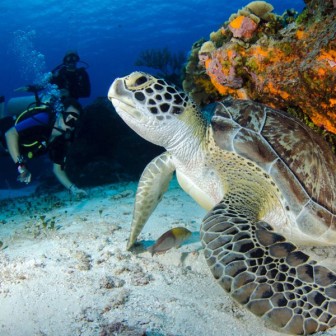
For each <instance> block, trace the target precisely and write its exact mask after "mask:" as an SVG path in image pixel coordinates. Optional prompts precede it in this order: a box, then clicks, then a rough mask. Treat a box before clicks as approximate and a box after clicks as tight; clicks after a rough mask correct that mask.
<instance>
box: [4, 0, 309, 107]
mask: <svg viewBox="0 0 336 336" xmlns="http://www.w3.org/2000/svg"><path fill="white" fill-rule="evenodd" d="M249 2H250V1H248V0H247V1H246V0H236V1H214V0H169V1H168V0H167V1H164V0H161V1H157V0H147V1H141V0H128V1H120V0H118V1H116V0H99V1H98V0H82V1H74V0H66V1H65V0H20V1H8V0H2V1H0V31H1V48H0V61H1V62H0V78H1V79H0V95H5V96H6V98H11V97H15V96H18V95H19V94H18V93H16V92H14V89H15V88H17V87H20V86H23V85H25V84H28V83H32V82H33V81H34V80H35V78H34V77H35V76H36V74H37V73H43V72H47V71H50V70H51V69H53V68H54V67H55V66H57V65H58V64H60V63H61V61H62V59H63V55H64V53H65V51H66V50H68V49H75V50H77V51H78V52H79V54H80V57H81V59H83V60H84V61H85V62H87V63H88V64H89V65H90V66H89V68H88V72H89V74H90V78H91V82H92V94H91V97H90V98H88V99H84V100H83V101H82V103H84V104H87V103H90V102H92V101H93V100H94V99H95V98H96V97H98V96H106V94H107V91H108V88H109V86H110V84H111V83H112V80H113V79H114V78H115V77H118V76H123V75H125V74H127V73H129V72H131V71H134V70H136V69H139V68H137V67H136V66H135V65H134V63H135V60H136V59H137V57H138V55H139V53H140V52H141V51H142V50H145V49H149V48H164V47H167V48H169V49H170V50H171V51H173V52H179V51H184V52H185V53H186V54H187V53H188V51H190V49H191V46H192V44H193V43H194V42H195V41H197V40H199V39H200V38H202V37H203V38H205V39H208V38H209V34H210V33H211V32H212V31H216V30H218V29H219V27H220V26H221V24H222V23H224V22H225V21H226V20H227V19H228V18H229V16H230V15H231V14H232V13H235V12H237V10H238V9H240V8H242V7H243V6H245V5H246V4H248V3H249ZM270 3H271V4H272V5H273V6H274V12H275V13H277V14H282V13H283V12H284V11H285V10H286V9H291V8H294V9H295V10H297V11H299V12H301V11H302V9H303V8H304V1H303V0H276V1H273V2H271V1H270Z"/></svg>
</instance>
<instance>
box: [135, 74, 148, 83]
mask: <svg viewBox="0 0 336 336" xmlns="http://www.w3.org/2000/svg"><path fill="white" fill-rule="evenodd" d="M146 82H147V78H146V76H140V77H139V78H137V79H136V81H135V85H142V84H144V83H146Z"/></svg>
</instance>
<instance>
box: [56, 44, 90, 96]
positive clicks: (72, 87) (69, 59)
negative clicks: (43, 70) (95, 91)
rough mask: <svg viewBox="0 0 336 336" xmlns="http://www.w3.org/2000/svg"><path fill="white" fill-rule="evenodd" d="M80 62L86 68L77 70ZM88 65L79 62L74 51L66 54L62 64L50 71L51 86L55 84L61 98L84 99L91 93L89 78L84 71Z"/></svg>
mask: <svg viewBox="0 0 336 336" xmlns="http://www.w3.org/2000/svg"><path fill="white" fill-rule="evenodd" d="M78 62H81V63H83V64H85V65H86V67H80V68H77V63H78ZM87 67H88V64H87V63H85V62H83V61H81V60H80V58H79V55H78V53H77V52H76V51H72V50H69V51H67V52H66V54H65V56H64V58H63V63H62V64H60V65H58V66H57V67H56V68H55V69H54V70H52V74H53V76H52V78H51V80H50V83H51V84H56V85H57V86H58V89H59V90H60V91H61V96H62V97H63V98H66V97H72V98H76V99H78V98H85V97H89V96H90V93H91V84H90V78H89V75H88V73H87V71H86V68H87Z"/></svg>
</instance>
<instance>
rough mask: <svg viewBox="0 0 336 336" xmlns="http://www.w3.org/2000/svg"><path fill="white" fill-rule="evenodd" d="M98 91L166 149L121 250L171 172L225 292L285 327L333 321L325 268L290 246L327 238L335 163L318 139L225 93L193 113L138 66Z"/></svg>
mask: <svg viewBox="0 0 336 336" xmlns="http://www.w3.org/2000/svg"><path fill="white" fill-rule="evenodd" d="M108 96H109V99H110V100H111V101H112V103H113V105H114V107H115V109H116V111H117V113H118V114H119V115H120V116H121V118H122V119H123V120H124V121H125V122H126V123H127V124H128V125H129V126H130V127H131V128H132V129H133V130H134V131H135V132H137V133H138V134H139V135H141V136H142V137H143V138H145V139H147V140H148V141H150V142H153V143H154V144H157V145H160V146H162V147H164V148H165V149H166V151H165V152H164V153H162V154H161V155H159V156H158V157H156V158H154V159H153V160H152V161H151V162H150V163H149V164H148V165H147V167H146V168H145V170H144V172H143V174H142V176H141V178H140V181H139V186H138V190H137V194H136V200H135V208H134V214H133V222H132V228H131V235H130V238H129V242H128V248H131V247H132V245H133V244H134V243H135V241H136V238H137V236H138V235H139V233H140V231H141V230H142V228H143V226H144V225H145V222H146V221H147V219H148V217H149V216H150V215H151V213H152V212H153V210H154V209H155V207H156V205H157V204H158V202H159V201H160V200H161V197H162V195H163V193H164V192H165V191H166V190H167V186H168V183H169V180H170V179H171V177H172V175H173V172H174V171H176V176H177V179H178V182H179V184H180V186H181V187H182V188H183V189H184V190H185V191H186V192H187V193H188V194H189V195H191V196H192V197H193V198H194V199H195V200H196V202H198V203H199V204H200V205H201V206H202V207H204V208H205V209H206V210H208V211H209V212H208V214H207V215H206V217H205V218H204V220H203V223H202V225H201V240H202V244H203V247H204V254H205V258H206V260H207V263H208V265H209V267H210V269H211V271H212V273H213V275H214V277H215V278H216V279H217V281H218V282H219V284H220V285H221V286H222V287H223V288H224V289H225V290H226V291H227V292H229V293H230V294H231V295H232V297H233V298H234V299H235V300H237V301H238V302H239V303H241V304H242V305H244V306H245V307H246V308H248V309H249V310H250V311H251V312H253V313H254V314H256V315H257V316H260V317H262V318H264V319H265V320H267V321H270V322H271V323H273V324H274V325H275V326H277V327H279V328H280V329H281V330H282V331H284V332H287V333H292V334H310V333H314V332H316V331H322V330H326V329H327V328H329V327H332V326H334V325H336V283H335V281H336V274H335V273H333V272H332V271H330V270H329V269H327V268H325V267H323V266H320V265H318V264H317V263H316V262H315V261H313V260H311V259H310V257H309V256H308V255H307V254H305V253H303V252H302V251H300V250H299V249H298V248H297V247H296V246H295V245H294V244H293V243H292V242H294V243H298V244H308V245H335V244H336V175H335V168H336V159H335V157H334V155H333V153H332V152H331V150H330V149H329V147H328V145H327V144H326V143H324V140H322V139H320V138H319V136H317V135H315V134H314V133H313V132H312V131H311V130H310V129H308V128H307V127H306V126H304V125H303V124H301V123H300V122H299V121H297V120H295V119H293V118H292V117H290V116H289V115H287V114H286V113H284V112H281V111H278V110H274V109H272V108H270V107H267V106H265V105H262V104H260V103H256V102H253V101H249V100H234V99H232V98H227V99H224V100H223V101H222V102H218V103H215V104H212V105H209V106H208V107H207V108H206V109H205V111H201V110H200V108H199V107H198V106H197V105H196V104H195V103H194V102H193V101H192V99H190V98H189V97H188V95H187V94H186V93H184V92H182V91H180V90H178V89H177V88H175V87H174V86H172V85H169V84H167V83H166V82H165V81H164V80H162V79H157V78H155V77H153V76H151V75H149V74H146V73H142V72H134V73H131V74H130V75H128V76H126V77H124V78H117V79H116V80H115V81H114V82H113V84H112V86H111V88H110V90H109V93H108ZM290 241H292V242H290Z"/></svg>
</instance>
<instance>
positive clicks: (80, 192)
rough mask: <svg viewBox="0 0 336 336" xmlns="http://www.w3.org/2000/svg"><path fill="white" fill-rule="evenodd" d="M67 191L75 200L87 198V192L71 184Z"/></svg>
mask: <svg viewBox="0 0 336 336" xmlns="http://www.w3.org/2000/svg"><path fill="white" fill-rule="evenodd" d="M69 191H70V193H71V195H73V196H75V197H76V198H84V197H86V196H87V192H86V191H85V190H83V189H79V188H77V187H76V186H75V185H74V184H71V186H70V187H69Z"/></svg>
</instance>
